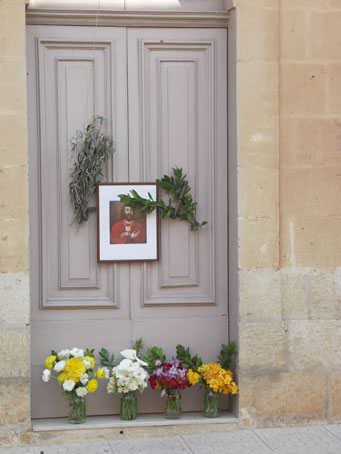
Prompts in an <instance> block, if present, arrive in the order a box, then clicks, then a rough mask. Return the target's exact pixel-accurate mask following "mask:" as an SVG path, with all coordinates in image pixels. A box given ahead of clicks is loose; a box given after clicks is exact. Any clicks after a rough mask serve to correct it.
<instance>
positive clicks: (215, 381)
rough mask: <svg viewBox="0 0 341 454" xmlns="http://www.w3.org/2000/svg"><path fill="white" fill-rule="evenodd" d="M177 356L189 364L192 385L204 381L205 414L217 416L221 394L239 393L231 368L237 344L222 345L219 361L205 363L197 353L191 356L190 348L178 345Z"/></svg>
mask: <svg viewBox="0 0 341 454" xmlns="http://www.w3.org/2000/svg"><path fill="white" fill-rule="evenodd" d="M176 352H177V358H178V359H179V360H180V361H182V362H183V363H184V364H186V365H187V366H188V371H187V380H188V382H189V384H190V385H192V386H193V385H196V384H197V383H202V384H204V386H205V395H204V415H205V416H206V417H209V418H215V417H217V416H218V412H219V396H220V395H221V394H238V391H239V389H238V386H237V384H236V383H235V382H234V381H233V372H232V371H231V370H230V367H231V363H232V360H233V357H234V356H235V355H236V353H237V348H236V344H235V343H234V342H230V343H229V344H226V345H222V346H221V350H220V355H219V357H218V361H216V362H211V363H206V364H203V363H202V360H201V358H199V357H198V356H197V355H195V356H193V357H192V356H191V354H190V350H189V348H186V349H185V348H184V347H183V346H182V345H178V346H177V347H176Z"/></svg>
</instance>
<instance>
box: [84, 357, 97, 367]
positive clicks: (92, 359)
mask: <svg viewBox="0 0 341 454" xmlns="http://www.w3.org/2000/svg"><path fill="white" fill-rule="evenodd" d="M83 360H84V361H87V362H88V363H89V364H90V369H93V368H94V367H95V358H93V357H92V356H84V358H83Z"/></svg>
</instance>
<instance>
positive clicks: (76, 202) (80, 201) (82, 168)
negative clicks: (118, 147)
mask: <svg viewBox="0 0 341 454" xmlns="http://www.w3.org/2000/svg"><path fill="white" fill-rule="evenodd" d="M103 122H104V118H103V117H101V116H95V117H93V119H92V121H91V123H90V124H89V125H88V126H87V127H86V128H85V130H84V131H77V132H76V136H75V137H74V138H73V139H71V151H72V159H73V161H74V163H73V168H72V171H71V175H70V178H71V181H70V184H69V190H70V199H71V203H72V206H73V211H74V219H73V222H75V221H76V222H77V223H78V224H82V222H85V221H87V220H88V217H89V208H88V204H89V201H90V199H91V197H92V195H93V194H94V193H95V191H96V187H97V183H99V182H100V181H101V180H102V179H103V170H104V164H105V163H106V161H107V160H108V159H109V158H110V157H111V156H112V155H113V153H114V152H115V145H114V142H113V139H112V137H111V136H110V135H109V134H104V133H103V132H101V127H102V125H103Z"/></svg>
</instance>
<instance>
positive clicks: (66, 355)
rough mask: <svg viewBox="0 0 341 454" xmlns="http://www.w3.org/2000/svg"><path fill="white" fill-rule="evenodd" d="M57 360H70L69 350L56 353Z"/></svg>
mask: <svg viewBox="0 0 341 454" xmlns="http://www.w3.org/2000/svg"><path fill="white" fill-rule="evenodd" d="M58 358H59V359H69V358H70V350H61V351H60V352H59V353H58Z"/></svg>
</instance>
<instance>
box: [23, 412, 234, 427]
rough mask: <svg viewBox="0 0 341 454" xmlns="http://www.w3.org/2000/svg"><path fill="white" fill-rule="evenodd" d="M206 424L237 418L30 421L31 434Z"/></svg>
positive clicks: (192, 416) (191, 414) (158, 416)
mask: <svg viewBox="0 0 341 454" xmlns="http://www.w3.org/2000/svg"><path fill="white" fill-rule="evenodd" d="M208 424H238V418H236V417H234V416H233V415H232V414H231V413H229V412H221V414H220V415H219V416H218V417H217V418H205V417H203V416H202V415H201V413H195V412H188V413H183V414H182V417H181V418H180V419H165V418H164V416H163V414H142V415H139V416H138V418H137V419H136V420H135V421H122V420H121V419H120V418H119V416H118V415H115V416H112V415H110V416H88V417H87V420H86V422H85V423H84V424H69V423H68V421H67V418H53V419H35V420H32V430H33V432H49V431H60V430H86V429H112V428H116V429H117V428H118V429H119V428H127V427H133V428H137V427H160V426H186V425H188V426H189V425H196V426H197V425H208Z"/></svg>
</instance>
